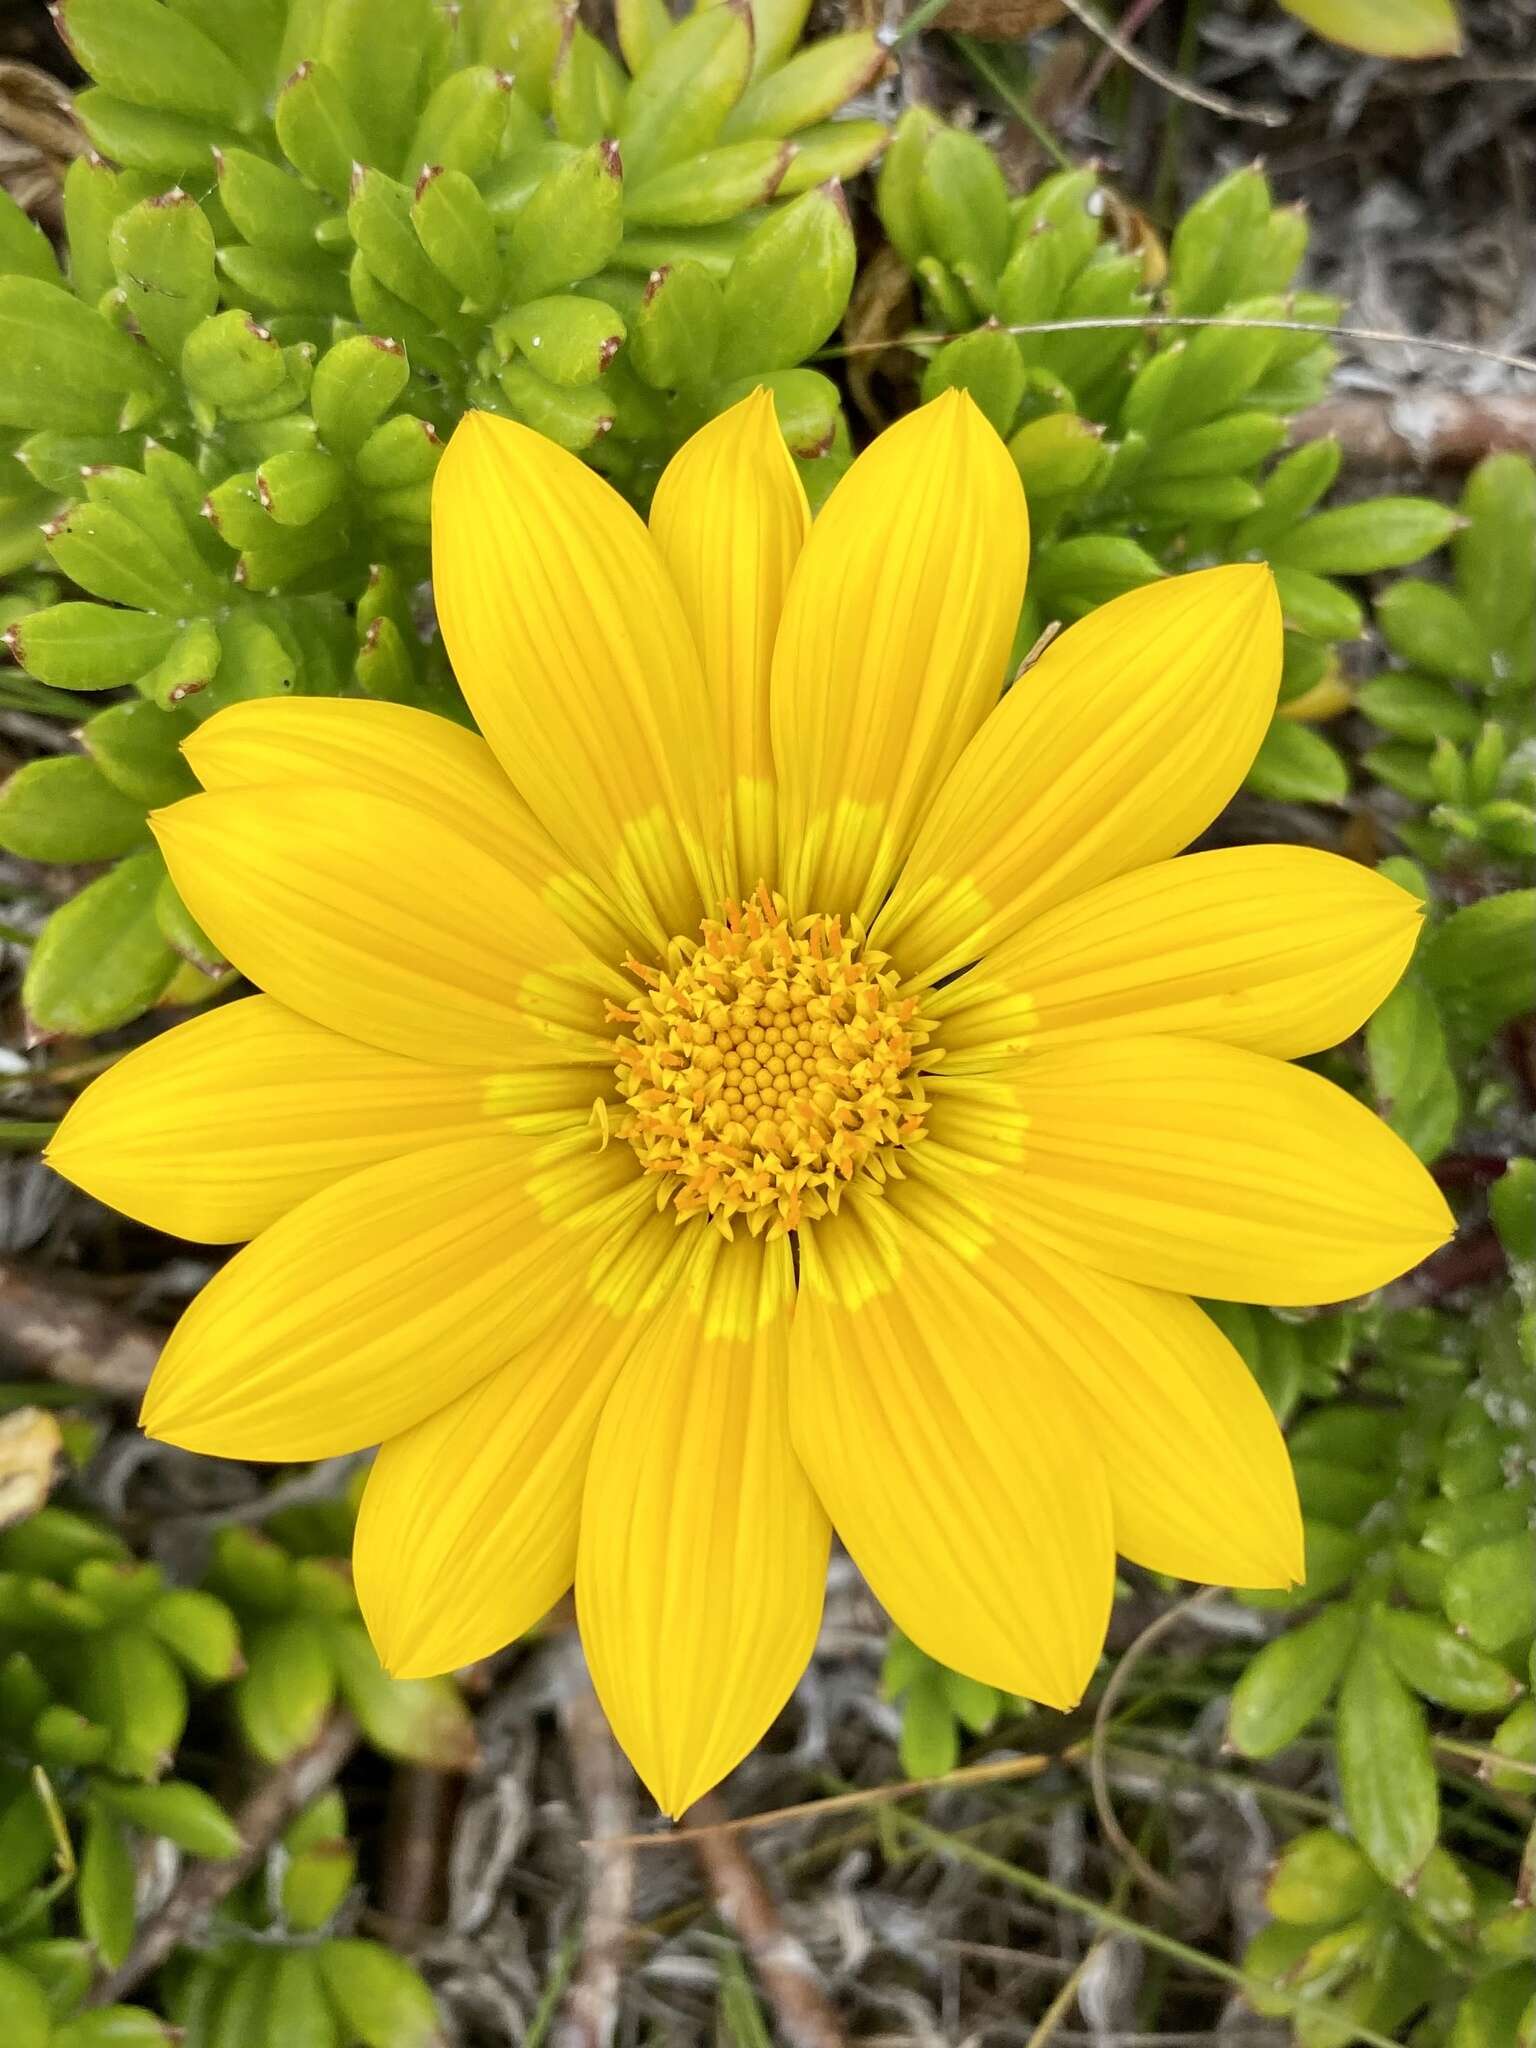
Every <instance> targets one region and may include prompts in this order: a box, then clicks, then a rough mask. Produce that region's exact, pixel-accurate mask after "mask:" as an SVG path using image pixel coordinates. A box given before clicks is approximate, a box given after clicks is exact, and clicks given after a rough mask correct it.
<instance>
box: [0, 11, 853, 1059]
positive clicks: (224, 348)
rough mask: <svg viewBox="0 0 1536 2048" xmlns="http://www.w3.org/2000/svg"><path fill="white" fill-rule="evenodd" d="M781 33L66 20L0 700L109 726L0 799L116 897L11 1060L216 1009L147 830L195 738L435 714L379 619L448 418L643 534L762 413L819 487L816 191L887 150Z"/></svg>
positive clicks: (842, 89) (12, 249)
mask: <svg viewBox="0 0 1536 2048" xmlns="http://www.w3.org/2000/svg"><path fill="white" fill-rule="evenodd" d="M806 12H807V8H806V6H805V5H803V4H801V0H790V4H788V5H784V4H781V0H755V4H754V5H752V6H748V5H747V4H745V0H742V4H735V0H733V4H721V5H712V6H707V7H704V8H702V9H701V10H700V11H698V12H696V13H694V14H691V15H689V16H687V17H686V18H684V19H683V20H681V21H679V22H677V23H676V24H674V23H673V22H672V21H671V19H670V17H669V16H668V15H667V14H666V12H665V10H661V9H656V8H646V7H644V6H640V7H634V6H629V7H625V8H622V9H621V10H620V13H621V15H622V17H623V18H622V21H621V24H620V31H621V42H622V44H623V48H624V52H625V57H626V60H627V69H626V68H625V67H624V66H621V65H619V64H618V63H617V62H616V61H615V60H614V59H613V58H612V57H611V56H610V55H609V53H608V51H607V50H606V49H605V47H604V46H603V45H602V44H601V43H600V42H598V41H597V40H596V39H595V38H594V37H593V36H592V35H591V34H590V33H589V32H588V30H587V29H586V28H585V27H584V26H582V25H581V24H580V23H579V22H577V21H575V20H574V19H573V18H571V17H570V16H569V15H568V13H567V11H566V10H565V9H564V8H562V7H561V6H559V5H558V4H556V0H474V4H470V5H465V6H462V7H456V8H453V9H443V8H441V7H439V6H437V5H436V4H434V0H367V4H366V5H364V4H362V0H331V4H328V5H327V6H325V7H323V8H317V7H314V6H312V5H310V4H308V0H270V4H263V5H261V6H253V7H231V8H222V7H205V6H197V7H187V6H181V5H172V4H168V0H122V4H121V5H119V4H118V0H63V5H62V6H61V7H60V9H59V19H60V26H61V29H62V31H63V33H64V35H65V37H66V38H67V40H68V41H69V43H70V45H71V47H72V48H73V50H74V52H75V54H76V56H77V57H78V59H79V61H80V62H81V64H82V65H83V67H84V69H85V70H86V72H87V73H88V74H89V76H90V78H91V79H92V80H94V83H92V84H91V85H90V86H88V88H87V89H86V90H85V91H83V92H82V93H81V94H80V95H79V99H78V108H79V114H80V118H81V120H82V122H83V123H84V126H85V128H86V131H87V133H88V134H89V136H90V138H91V141H92V143H93V144H94V147H95V151H96V152H97V153H96V154H92V155H89V156H84V157H81V158H80V159H78V160H77V161H76V163H75V164H74V165H73V166H72V168H71V171H70V174H69V177H68V180H67V182H66V188H65V218H66V227H67V235H68V252H67V258H66V263H65V274H63V275H61V273H60V270H59V266H58V265H57V264H56V262H55V260H54V257H53V254H52V251H51V250H50V249H49V247H48V244H47V243H46V241H45V240H44V239H43V237H42V236H41V235H40V234H39V233H38V231H37V230H36V229H35V228H34V227H33V226H32V225H31V223H30V222H28V221H27V220H26V219H25V218H24V217H23V216H22V215H21V214H20V213H19V212H18V211H17V209H16V208H15V207H14V206H13V205H12V204H11V203H10V202H9V201H6V202H5V204H4V207H3V208H0V574H4V573H6V572H12V571H22V570H30V569H31V568H33V567H34V566H35V565H38V564H39V563H40V562H41V561H42V560H44V559H46V561H47V563H48V564H49V565H50V566H51V568H52V569H53V570H55V571H56V572H57V574H58V575H59V576H60V577H61V578H63V579H65V586H64V587H60V586H59V585H57V584H51V583H50V582H49V581H47V580H45V579H29V580H28V582H27V583H25V584H23V585H22V586H21V588H20V589H19V590H18V592H17V593H16V595H15V596H14V597H12V598H11V599H10V600H9V601H8V602H6V604H5V609H4V617H3V619H0V625H3V628H4V631H5V644H6V646H7V648H8V649H9V651H10V653H11V655H12V657H13V659H14V661H15V662H16V664H17V667H18V669H19V670H20V672H21V673H20V675H18V676H17V677H16V678H15V680H14V682H11V683H8V685H7V689H6V692H5V694H6V695H8V696H9V699H10V701H11V702H13V703H17V704H22V703H24V704H25V705H26V708H29V709H45V708H56V709H57V710H59V711H60V712H61V713H66V714H69V715H79V710H80V707H78V706H77V705H76V704H75V703H73V702H71V701H70V700H68V699H63V700H60V699H50V695H49V692H50V691H54V690H58V691H68V692H71V693H75V692H97V691H108V690H124V689H128V690H132V691H133V692H134V693H135V699H131V700H129V702H128V704H126V705H113V706H111V707H110V708H109V710H107V711H106V712H104V713H102V714H100V715H99V716H97V717H92V718H90V721H89V726H88V729H87V730H86V731H85V733H84V734H83V735H82V745H83V747H84V749H85V755H84V756H83V757H77V756H65V757H60V758H58V759H55V760H50V761H47V762H43V763H40V764H35V765H34V766H32V767H29V768H27V769H25V770H24V771H23V772H22V774H21V775H20V776H19V777H17V778H16V779H15V781H13V782H12V783H11V784H10V785H9V786H8V787H7V789H6V791H5V792H4V794H3V795H0V845H4V846H5V847H7V848H9V849H10V850H11V851H13V852H15V853H18V854H21V855H23V856H24V857H26V858H28V859H35V860H48V861H69V862H81V861H101V860H113V859H116V858H118V857H119V856H123V855H127V856H129V858H128V860H127V862H126V864H125V865H124V867H122V868H121V869H119V870H117V871H116V873H115V874H113V875H109V876H107V877H103V878H101V879H99V880H98V881H96V882H95V883H93V884H92V885H91V886H90V888H89V889H87V891H86V892H85V893H84V894H83V895H82V896H80V897H78V898H77V899H76V900H75V902H74V903H72V904H70V905H69V906H68V908H67V909H66V911H65V912H64V913H62V914H61V917H60V919H59V920H56V923H55V926H54V927H51V928H50V931H49V933H48V934H47V935H46V936H45V938H44V940H43V942H42V944H41V945H40V946H39V948H38V949H37V952H36V955H35V957H34V959H33V962H32V968H31V972H30V973H29V975H28V978H27V984H26V990H25V1000H26V1004H27V1008H28V1011H29V1013H30V1015H31V1016H32V1018H33V1020H34V1022H35V1023H36V1024H37V1026H38V1027H40V1028H41V1029H42V1030H43V1031H46V1032H72V1033H85V1032H92V1031H101V1030H107V1029H110V1028H112V1027H113V1026H115V1025H118V1024H122V1023H125V1022H127V1021H129V1020H130V1019H132V1018H133V1017H135V1016H138V1015H139V1014H140V1013H141V1012H142V1011H144V1010H145V1009H146V1008H147V1007H149V1006H150V1005H151V1004H153V1003H155V1002H157V1001H160V1002H180V1003H184V1002H187V1001H191V1000H197V999H200V998H203V997H206V996H207V995H209V994H211V993H213V992H214V991H215V990H216V989H217V988H218V987H220V986H222V985H223V977H222V963H220V962H218V961H216V960H212V959H210V958H209V957H208V948H207V945H206V941H201V939H200V935H199V934H197V933H196V930H195V927H193V926H192V925H191V922H190V920H189V919H188V918H187V917H186V914H185V911H184V910H183V909H182V907H181V906H180V905H179V903H178V902H177V901H176V899H175V895H174V891H173V890H172V889H171V887H170V884H169V883H168V882H167V881H166V879H165V876H164V871H163V869H161V868H159V867H158V865H157V856H156V855H155V854H154V853H153V851H152V850H148V833H147V827H146V824H145V814H146V811H147V810H148V809H150V808H153V807H154V806H156V805H158V804H163V803H167V802H171V801H174V800H175V798H176V797H177V796H178V795H181V794H184V793H185V791H186V790H187V788H188V787H189V786H190V784H189V780H188V778H187V776H186V773H185V770H184V768H183V767H182V764H181V762H180V760H179V757H178V754H177V746H178V743H179V741H180V739H181V738H182V736H183V735H184V734H185V732H186V731H187V730H188V729H189V727H190V726H191V725H192V724H193V723H195V722H196V721H198V720H201V719H203V718H206V717H208V716H209V715H210V714H211V713H212V712H214V711H216V710H218V709H219V708H220V707H221V706H223V705H225V704H229V703H232V702H235V701H237V700H238V699H241V698H245V697H265V696H273V695H281V694H285V693H290V692H291V693H295V694H308V695H331V694H336V693H340V692H350V691H361V692H362V693H364V694H365V695H373V696H381V697H388V698H391V699H395V700H398V701H403V702H409V703H414V704H421V705H425V706H427V707H429V708H431V709H433V710H437V711H441V712H445V713H446V714H447V715H449V716H450V717H460V718H462V717H463V716H464V715H465V714H464V711H463V706H462V703H461V701H460V699H459V697H458V693H457V690H456V689H455V686H454V684H453V681H452V678H451V675H450V674H449V670H448V665H447V661H446V658H445V656H444V654H443V650H442V646H441V643H440V641H438V640H437V639H436V638H435V637H427V638H424V637H423V635H422V633H421V631H420V630H419V628H418V624H417V621H416V618H415V616H414V613H413V608H412V592H413V590H414V588H415V586H417V585H418V584H419V583H420V582H421V581H422V580H423V578H424V577H425V575H426V570H427V542H428V519H429V508H430V502H431V491H432V476H433V472H434V470H435V468H436V465H437V461H438V457H439V454H440V452H441V449H442V445H443V442H444V440H445V438H446V436H447V434H448V433H449V432H450V431H451V429H452V427H453V425H454V423H455V422H456V420H457V419H458V418H459V416H460V414H461V413H462V412H463V411H464V410H465V408H466V407H468V406H478V407H482V408H488V409H490V410H492V411H495V412H500V413H505V414H509V415H511V416H512V417H513V418H516V419H519V420H522V421H524V422H525V423H526V424H528V425H530V426H533V427H536V428H537V429H539V431H541V432H542V433H545V434H548V435H549V436H550V437H551V438H552V439H554V440H556V441H558V442H559V443H560V444H561V445H562V446H564V447H566V448H569V449H572V450H575V451H576V452H578V453H580V454H581V455H582V456H583V457H584V459H586V460H587V461H589V462H591V463H592V464H593V465H594V466H595V467H597V468H599V469H601V470H602V471H603V472H604V473H605V474H606V475H608V476H609V477H611V478H612V479H613V481H614V482H615V483H616V484H617V485H619V487H620V488H621V489H623V490H625V491H626V492H627V493H628V494H629V495H630V496H631V497H632V498H634V499H635V501H636V502H637V503H640V504H643V503H644V502H645V501H646V499H647V498H648V496H649V494H650V491H651V488H652V487H653V485H654V483H655V480H656V478H657V476H658V475H659V474H660V471H661V469H662V467H663V465H664V464H665V462H666V461H667V459H668V458H669V456H670V455H671V454H672V452H673V451H674V449H675V448H676V447H677V446H678V445H679V443H680V442H681V441H683V440H684V439H685V438H686V437H687V436H688V435H689V434H690V433H692V432H693V431H694V430H695V429H696V428H697V427H698V426H699V425H701V424H702V423H703V422H704V421H705V420H706V419H708V418H709V417H710V416H711V415H712V414H713V413H715V412H716V411H718V410H719V409H720V408H721V407H723V406H725V405H728V404H730V403H732V402H733V401H734V400H735V399H736V398H738V397H740V396H742V395H743V393H744V392H745V391H748V390H750V389H751V388H752V387H753V386H754V385H756V384H758V383H765V384H767V385H768V386H769V387H770V388H771V389H773V391H774V393H775V396H776V398H777V400H778V403H779V408H780V415H781V420H782V424H783V426H784V430H785V433H786V437H787V438H788V440H789V442H790V445H791V447H792V448H793V449H794V451H795V453H796V454H797V456H799V457H800V458H802V461H803V466H804V473H805V478H806V482H807V485H808V487H809V489H810V490H811V492H812V495H813V497H819V496H820V495H822V494H824V492H825V491H826V489H827V488H829V486H830V484H831V482H832V480H833V479H834V478H835V476H836V475H837V474H838V472H839V471H840V469H841V468H842V466H843V465H844V464H845V462H846V459H847V434H846V429H845V428H844V427H843V425H842V417H841V413H840V410H839V405H838V398H837V393H836V390H835V388H834V387H833V386H832V384H831V383H830V382H829V381H828V380H827V379H826V378H825V377H823V376H821V375H820V374H819V373H817V372H815V371H812V370H809V369H805V368H802V367H801V364H802V363H803V360H804V358H805V357H806V356H808V355H809V354H811V353H812V352H813V351H814V350H815V349H817V348H818V347H820V345H821V344H822V343H823V342H825V341H826V339H827V338H828V336H829V335H830V334H831V333H832V331H833V329H834V328H835V327H836V325H837V323H838V320H839V319H840V318H841V316H842V312H843V309H844V306H845V304H846V303H847V298H848V292H849V288H850V286H851V284H852V280H853V260H854V252H853V237H852V233H851V231H850V228H849V225H848V219H847V213H846V209H845V207H844V205H843V202H842V197H841V192H840V190H839V187H838V185H837V182H836V181H837V180H838V179H839V178H841V177H846V176H849V175H851V174H852V173H854V172H856V171H858V170H859V169H861V168H862V167H863V166H864V165H865V164H867V163H868V162H870V161H871V160H872V159H873V157H874V156H876V155H877V154H878V153H879V151H880V149H881V148H882V147H883V146H884V142H885V131H884V129H883V128H882V127H881V125H880V124H879V123H878V122H872V121H836V120H834V119H833V118H832V117H833V116H834V115H835V114H836V113H837V112H838V110H839V109H840V108H841V106H842V105H843V102H844V101H845V100H846V99H847V98H848V96H849V95H850V94H851V93H853V92H856V91H858V90H859V89H861V88H862V87H863V86H865V85H867V84H868V83H869V82H870V81H871V79H872V78H873V77H875V76H876V75H877V74H878V72H879V71H880V70H882V69H883V68H884V63H885V59H884V56H883V53H882V51H881V49H880V46H879V44H878V43H877V41H876V39H875V37H874V36H873V35H872V34H867V33H858V34H850V35H843V36H837V37H833V38H832V39H831V40H829V41H827V42H824V43H820V44H817V45H814V46H812V47H810V48H808V49H805V50H801V51H799V52H798V53H796V51H795V45H796V43H797V41H798V38H799V34H800V30H801V28H802V26H803V24H804V19H805V15H806ZM514 72H515V74H516V76H515V82H514V78H513V75H512V74H513V73H514ZM34 684H41V685H44V686H46V687H45V688H44V689H42V690H38V691H33V689H32V685H34ZM89 708H90V707H89V706H87V707H85V710H86V714H87V715H88V713H89ZM130 709H131V711H132V713H133V715H132V717H129V716H127V715H125V714H126V713H127V712H128V711H129V710H130ZM141 848H142V849H146V850H142V851H141V850H139V849H141ZM61 925H62V927H63V928H62V929H59V927H60V926H61Z"/></svg>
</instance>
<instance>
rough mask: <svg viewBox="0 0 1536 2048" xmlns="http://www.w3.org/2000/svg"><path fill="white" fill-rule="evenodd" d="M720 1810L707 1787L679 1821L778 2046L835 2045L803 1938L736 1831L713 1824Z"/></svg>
mask: <svg viewBox="0 0 1536 2048" xmlns="http://www.w3.org/2000/svg"><path fill="white" fill-rule="evenodd" d="M725 1818H726V1815H725V1811H724V1809H723V1808H722V1807H721V1805H720V1802H719V1800H718V1799H717V1798H716V1797H715V1795H714V1794H713V1793H712V1792H709V1793H706V1794H705V1796H704V1797H703V1798H702V1799H700V1800H697V1801H696V1802H695V1803H694V1805H692V1806H691V1807H690V1808H689V1809H688V1813H687V1815H686V1819H687V1821H688V1823H689V1824H690V1826H691V1827H692V1828H694V1829H695V1830H696V1832H694V1833H693V1834H692V1835H691V1836H690V1839H691V1840H692V1843H693V1847H694V1852H695V1854H696V1855H697V1856H698V1859H699V1863H700V1865H701V1867H702V1869H703V1872H704V1876H705V1878H706V1880H707V1881H708V1884H709V1888H710V1891H711V1892H712V1893H713V1895H714V1901H715V1907H716V1910H717V1911H718V1913H719V1915H720V1918H721V1919H722V1920H723V1921H724V1922H725V1924H726V1926H727V1927H729V1928H730V1930H731V1932H732V1933H733V1934H734V1935H735V1936H736V1938H737V1939H738V1941H740V1943H741V1945H742V1947H743V1948H744V1949H745V1950H746V1952H747V1956H748V1959H749V1960H750V1962H751V1964H752V1968H753V1970H754V1972H755V1973H756V1976H757V1981H758V1983H759V1985H760V1986H761V1987H762V1991H763V1996H764V1997H765V1998H766V1999H767V2001H768V2003H769V2005H770V2006H771V2007H772V2008H773V2016H774V2021H775V2026H774V2037H775V2039H776V2040H780V2041H783V2042H784V2043H785V2044H786V2048H843V2042H844V2038H845V2037H844V2034H843V2029H842V2026H841V2023H840V2022H839V2020H838V2017H837V2014H836V2013H835V2012H834V2011H833V2010H832V2005H831V2001H830V2000H829V1999H828V1997H827V1994H826V1992H825V1991H824V1990H823V1989H822V1984H821V1977H820V1974H819V1972H818V1971H817V1968H816V1965H815V1964H814V1963H813V1962H812V1961H811V1958H810V1955H809V1953H808V1952H807V1950H806V1948H805V1946H804V1944H803V1943H802V1942H800V1941H797V1940H796V1938H795V1936H794V1935H792V1934H791V1933H790V1932H789V1930H788V1929H787V1928H786V1927H785V1925H784V1922H783V1920H782V1918H781V1917H780V1914H779V1909H778V1906H777V1904H776V1902H775V1900H774V1897H773V1894H772V1893H771V1892H770V1891H769V1889H768V1887H767V1885H766V1884H765V1883H764V1882H763V1876H762V1872H761V1871H760V1870H759V1869H758V1867H757V1865H756V1864H755V1863H754V1862H753V1860H752V1858H751V1856H750V1855H749V1854H748V1852H747V1846H746V1844H745V1843H744V1842H743V1841H742V1839H741V1837H740V1835H738V1834H733V1833H732V1832H731V1831H730V1830H729V1829H728V1828H722V1827H721V1825H720V1823H721V1822H722V1821H723V1820H724V1819H725Z"/></svg>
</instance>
